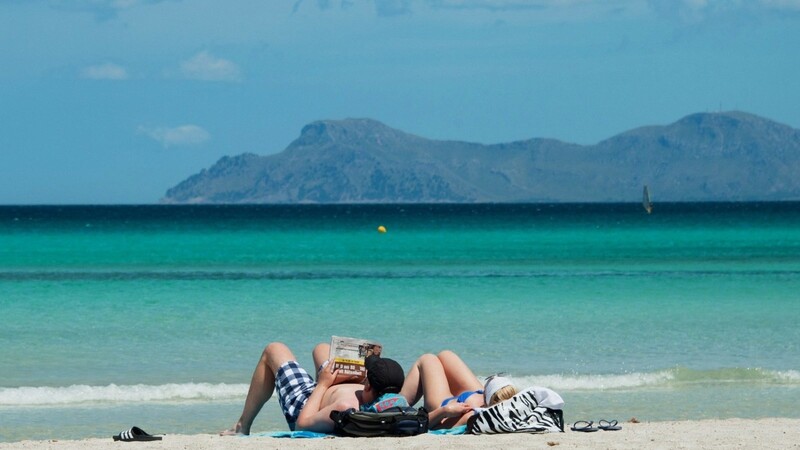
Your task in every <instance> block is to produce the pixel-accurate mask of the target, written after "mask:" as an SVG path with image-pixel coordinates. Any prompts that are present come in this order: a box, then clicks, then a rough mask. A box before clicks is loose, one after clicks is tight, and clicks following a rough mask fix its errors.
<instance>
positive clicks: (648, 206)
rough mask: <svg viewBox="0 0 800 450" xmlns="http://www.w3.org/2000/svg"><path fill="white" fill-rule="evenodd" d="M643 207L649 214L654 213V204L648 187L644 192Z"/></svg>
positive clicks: (645, 186)
mask: <svg viewBox="0 0 800 450" xmlns="http://www.w3.org/2000/svg"><path fill="white" fill-rule="evenodd" d="M642 206H644V210H645V211H647V214H650V213H651V212H653V204H652V203H651V202H650V190H649V189H647V185H646V184H645V185H644V191H643V192H642Z"/></svg>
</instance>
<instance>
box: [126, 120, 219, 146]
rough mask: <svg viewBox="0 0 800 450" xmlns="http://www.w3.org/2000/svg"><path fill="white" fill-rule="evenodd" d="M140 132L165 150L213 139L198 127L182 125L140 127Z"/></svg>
mask: <svg viewBox="0 0 800 450" xmlns="http://www.w3.org/2000/svg"><path fill="white" fill-rule="evenodd" d="M138 132H139V133H142V134H145V135H147V136H149V137H150V138H152V139H154V140H156V141H158V142H159V143H160V144H161V145H163V146H164V148H169V147H174V146H188V145H199V144H202V143H203V142H205V141H207V140H209V139H210V138H211V135H210V134H209V133H208V131H206V130H204V129H203V128H201V127H198V126H197V125H181V126H177V127H174V128H167V127H155V128H151V127H144V126H140V127H139V129H138Z"/></svg>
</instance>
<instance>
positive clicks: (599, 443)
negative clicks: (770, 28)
mask: <svg viewBox="0 0 800 450" xmlns="http://www.w3.org/2000/svg"><path fill="white" fill-rule="evenodd" d="M621 425H622V430H620V431H597V432H594V433H578V432H573V431H569V430H567V431H566V432H565V433H550V434H514V435H511V434H505V435H492V436H486V435H484V436H469V435H461V436H447V435H445V436H439V435H423V436H416V437H409V438H371V439H367V438H359V439H352V438H333V439H276V438H270V437H246V438H242V437H220V436H216V435H202V434H200V435H167V436H164V439H163V440H162V441H155V442H134V443H127V442H113V441H112V439H111V437H110V436H109V437H108V438H106V439H83V440H75V441H54V440H51V441H22V442H12V443H0V449H50V448H53V449H66V450H90V449H101V448H102V449H104V448H140V449H149V448H154V449H181V450H184V449H201V450H202V449H265V448H275V449H277V448H289V449H293V448H298V449H299V448H303V449H305V448H309V449H343V450H344V449H350V448H360V447H363V446H365V442H363V441H365V440H368V441H369V445H370V446H372V447H374V448H437V449H439V448H442V449H449V450H456V449H461V448H480V449H489V448H498V447H501V448H557V449H732V448H747V449H750V448H753V449H755V448H758V449H800V419H759V420H742V419H728V420H703V421H685V422H650V423H627V422H626V423H622V424H621Z"/></svg>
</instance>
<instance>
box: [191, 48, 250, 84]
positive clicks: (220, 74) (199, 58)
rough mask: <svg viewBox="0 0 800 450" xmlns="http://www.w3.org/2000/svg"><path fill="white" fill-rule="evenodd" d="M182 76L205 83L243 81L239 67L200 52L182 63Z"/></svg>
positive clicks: (205, 52)
mask: <svg viewBox="0 0 800 450" xmlns="http://www.w3.org/2000/svg"><path fill="white" fill-rule="evenodd" d="M180 70H181V74H182V75H183V76H184V77H186V78H191V79H195V80H203V81H241V73H240V72H241V71H240V70H239V66H237V65H236V64H234V63H232V62H231V61H228V60H227V59H222V58H217V57H215V56H214V55H212V54H211V53H209V52H207V51H203V52H200V53H198V54H196V55H194V56H193V57H191V58H190V59H187V60H186V61H183V62H182V63H181V69H180Z"/></svg>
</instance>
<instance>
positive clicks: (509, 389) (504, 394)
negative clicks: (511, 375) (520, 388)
mask: <svg viewBox="0 0 800 450" xmlns="http://www.w3.org/2000/svg"><path fill="white" fill-rule="evenodd" d="M515 395H517V388H516V387H514V385H511V384H509V385H508V386H505V387H502V388H500V389H499V390H498V391H497V392H495V393H494V395H492V398H491V399H489V404H488V405H486V406H492V405H494V404H496V403H500V402H503V401H506V400H508V399H510V398H511V397H513V396H515Z"/></svg>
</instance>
